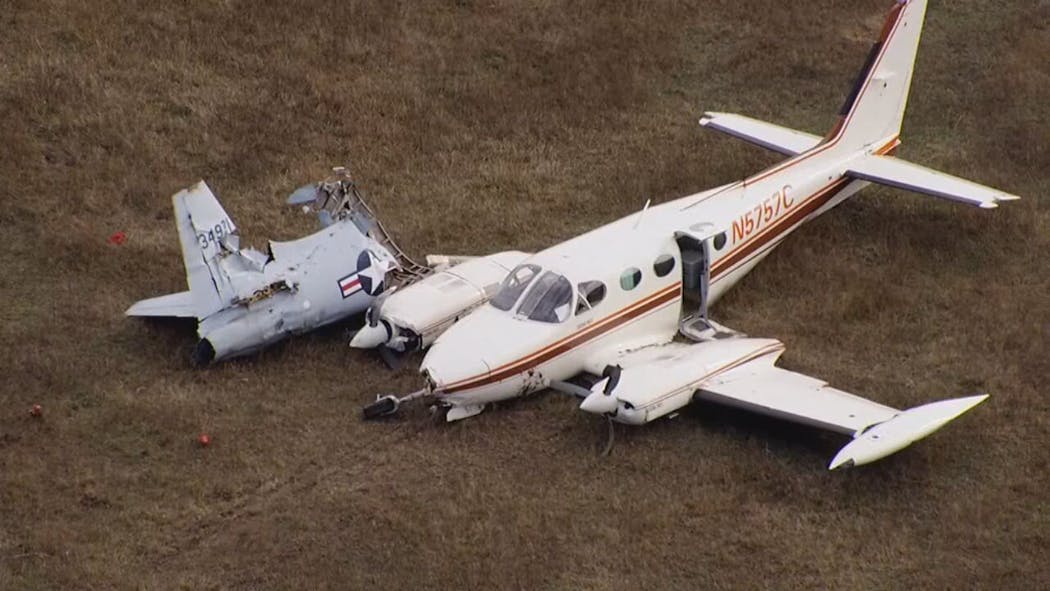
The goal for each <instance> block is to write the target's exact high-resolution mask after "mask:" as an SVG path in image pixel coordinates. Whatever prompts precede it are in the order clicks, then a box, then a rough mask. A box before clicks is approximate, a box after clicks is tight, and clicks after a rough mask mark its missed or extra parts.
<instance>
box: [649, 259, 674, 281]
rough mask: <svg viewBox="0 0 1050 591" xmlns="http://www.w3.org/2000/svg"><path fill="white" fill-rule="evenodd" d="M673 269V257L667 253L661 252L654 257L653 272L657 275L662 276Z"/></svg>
mask: <svg viewBox="0 0 1050 591" xmlns="http://www.w3.org/2000/svg"><path fill="white" fill-rule="evenodd" d="M673 270H674V257H673V256H671V255H669V254H662V255H660V256H658V257H656V262H655V263H653V273H656V276H657V277H664V276H666V275H667V274H668V273H670V272H671V271H673Z"/></svg>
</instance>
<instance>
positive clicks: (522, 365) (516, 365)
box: [442, 282, 682, 394]
mask: <svg viewBox="0 0 1050 591" xmlns="http://www.w3.org/2000/svg"><path fill="white" fill-rule="evenodd" d="M681 287H682V283H681V282H676V283H674V284H673V285H670V286H668V287H665V288H663V289H661V290H658V291H656V292H654V293H652V294H650V295H649V296H646V297H645V298H643V299H641V300H639V301H637V302H635V303H633V304H631V305H629V306H627V307H625V308H622V309H620V310H618V311H616V312H614V313H612V314H610V315H609V316H606V317H605V318H603V319H601V320H599V321H598V322H595V323H593V324H591V325H589V326H587V327H586V328H584V329H582V330H580V331H578V332H575V333H573V334H571V335H568V336H566V337H564V338H561V339H559V340H557V341H555V342H553V343H551V344H550V345H547V346H546V347H544V348H542V349H540V350H539V351H536V352H534V353H531V354H529V355H527V356H525V357H521V358H519V359H516V360H514V361H511V362H509V363H505V364H503V365H501V366H499V367H496V368H494V369H492V370H490V371H489V373H488V374H486V375H483V376H475V377H471V378H467V379H464V380H459V381H458V382H453V383H452V384H449V385H448V386H445V387H443V388H442V391H443V392H445V393H447V394H450V393H452V392H455V391H458V390H465V389H468V388H477V387H480V386H484V385H486V384H489V383H493V382H498V381H502V380H504V379H507V378H509V377H512V376H515V375H517V374H519V373H522V372H524V371H527V370H529V369H531V368H533V367H536V366H537V365H539V364H541V363H543V362H545V361H548V360H550V359H553V358H555V357H557V356H559V355H561V354H562V353H564V352H566V351H568V350H570V349H572V348H573V347H577V346H579V345H582V344H583V343H586V342H587V341H590V340H592V339H594V338H596V337H598V336H600V335H603V334H605V333H607V332H609V331H610V330H613V329H614V328H616V327H618V326H620V325H622V324H624V323H626V322H628V321H630V320H633V319H635V318H638V317H640V316H642V315H644V314H647V313H648V312H651V311H653V310H656V309H657V308H660V307H662V306H664V305H666V304H668V303H670V302H673V301H675V300H677V299H680V298H681Z"/></svg>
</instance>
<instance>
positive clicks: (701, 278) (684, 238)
mask: <svg viewBox="0 0 1050 591" xmlns="http://www.w3.org/2000/svg"><path fill="white" fill-rule="evenodd" d="M716 234H718V232H717V231H716V230H715V227H714V226H713V225H712V224H697V225H695V226H692V227H690V228H689V229H688V230H685V231H679V232H675V241H676V242H677V243H678V250H679V252H680V254H681V256H682V309H683V311H684V313H685V317H684V318H682V321H681V323H680V324H679V327H678V329H679V331H681V333H682V334H683V335H685V336H686V337H688V338H690V339H692V340H694V341H699V342H702V341H709V340H713V339H721V338H727V337H732V336H738V335H739V333H737V332H736V331H734V330H732V329H729V328H726V327H724V326H722V325H720V324H718V323H717V322H714V321H713V320H711V319H710V318H708V316H707V307H708V305H709V304H710V295H711V248H712V240H713V238H714V236H715V235H716ZM694 310H695V311H694Z"/></svg>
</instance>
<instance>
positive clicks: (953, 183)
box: [846, 155, 1020, 209]
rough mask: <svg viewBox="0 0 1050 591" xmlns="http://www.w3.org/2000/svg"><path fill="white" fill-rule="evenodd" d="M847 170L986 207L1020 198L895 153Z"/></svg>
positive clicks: (875, 180) (863, 177) (866, 178)
mask: <svg viewBox="0 0 1050 591" xmlns="http://www.w3.org/2000/svg"><path fill="white" fill-rule="evenodd" d="M846 174H848V175H849V176H851V177H853V178H856V179H860V180H863V181H869V182H873V183H879V184H881V185H888V186H890V187H896V188H898V189H907V190H909V191H915V192H916V193H925V194H926V195H932V196H934V197H940V198H942V199H950V200H952V201H961V202H962V203H968V204H970V205H976V206H978V207H983V208H985V209H991V208H993V207H997V206H998V204H999V202H1000V201H1013V200H1014V199H1020V197H1018V196H1017V195H1011V194H1009V193H1004V192H1003V191H1000V190H998V189H993V188H991V187H986V186H984V185H979V184H977V183H974V182H972V181H968V180H966V179H961V178H959V177H956V176H952V175H950V174H945V173H943V172H938V171H936V170H933V169H931V168H926V167H925V166H919V165H918V164H912V163H911V162H908V161H906V160H900V159H898V158H895V157H893V156H875V155H871V156H867V157H865V158H863V159H862V160H860V161H859V162H857V163H854V164H852V165H850V167H849V170H848V171H846Z"/></svg>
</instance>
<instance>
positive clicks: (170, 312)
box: [124, 291, 197, 318]
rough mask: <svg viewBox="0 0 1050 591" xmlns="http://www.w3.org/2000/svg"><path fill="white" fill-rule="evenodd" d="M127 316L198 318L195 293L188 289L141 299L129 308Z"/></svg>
mask: <svg viewBox="0 0 1050 591" xmlns="http://www.w3.org/2000/svg"><path fill="white" fill-rule="evenodd" d="M124 315H126V316H157V317H171V318H196V317H197V311H196V308H195V307H194V305H193V294H192V293H190V292H188V291H180V292H179V293H170V294H168V295H163V296H160V297H156V298H149V299H147V300H139V301H137V302H135V303H134V304H132V306H131V307H130V308H128V309H127V310H126V311H125V312H124Z"/></svg>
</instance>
